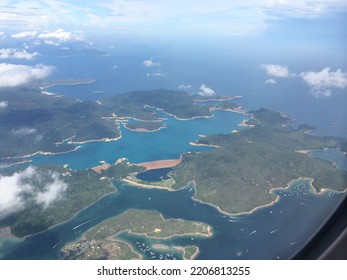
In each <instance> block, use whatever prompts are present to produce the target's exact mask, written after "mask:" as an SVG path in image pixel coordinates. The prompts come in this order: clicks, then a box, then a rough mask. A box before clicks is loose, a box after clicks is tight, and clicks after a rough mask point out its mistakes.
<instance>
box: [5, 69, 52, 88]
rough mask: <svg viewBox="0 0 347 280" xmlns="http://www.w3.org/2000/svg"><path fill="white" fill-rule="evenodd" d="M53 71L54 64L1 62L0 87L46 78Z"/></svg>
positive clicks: (14, 85) (19, 84)
mask: <svg viewBox="0 0 347 280" xmlns="http://www.w3.org/2000/svg"><path fill="white" fill-rule="evenodd" d="M52 71H53V67H52V66H47V65H43V64H37V65H35V66H29V65H21V64H7V63H0V88H1V87H17V86H22V85H26V84H28V83H30V82H32V81H35V80H40V79H44V78H46V77H47V76H49V75H50V74H51V73H52Z"/></svg>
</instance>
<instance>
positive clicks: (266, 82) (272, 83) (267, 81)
mask: <svg viewBox="0 0 347 280" xmlns="http://www.w3.org/2000/svg"><path fill="white" fill-rule="evenodd" d="M264 83H265V84H271V85H275V84H277V82H276V80H274V79H267V80H265V82H264Z"/></svg>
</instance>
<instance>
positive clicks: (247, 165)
mask: <svg viewBox="0 0 347 280" xmlns="http://www.w3.org/2000/svg"><path fill="white" fill-rule="evenodd" d="M252 114H253V116H254V118H255V119H256V120H257V122H256V121H253V123H254V124H256V123H258V124H257V125H256V126H255V127H253V128H249V129H245V130H241V131H240V132H239V133H237V134H231V135H222V134H220V135H214V136H208V137H206V138H204V139H201V140H199V141H198V143H201V144H213V145H218V146H220V148H218V149H215V150H213V151H209V152H206V153H188V154H186V155H184V158H183V162H182V163H181V164H180V165H178V166H177V167H176V168H175V170H174V171H173V172H172V174H171V175H172V177H173V178H174V180H175V181H176V183H175V185H173V188H175V189H178V188H181V187H182V186H185V185H187V183H188V182H189V181H193V180H194V181H195V183H196V189H197V193H196V195H195V197H196V198H197V199H199V200H201V201H204V202H207V203H211V204H213V205H216V206H218V207H219V208H220V209H221V210H222V211H225V212H228V213H239V212H243V211H250V210H252V209H254V208H255V207H257V206H260V205H264V204H267V203H269V202H271V201H272V200H274V198H275V196H274V195H273V194H271V193H270V190H271V189H272V188H274V187H285V186H286V185H287V184H288V183H289V182H290V181H291V180H293V179H297V178H299V177H311V178H314V180H315V181H314V187H315V188H316V189H317V190H320V189H321V188H330V189H333V190H344V189H346V187H347V186H346V182H347V172H346V171H343V170H340V169H337V168H336V167H335V166H333V165H332V164H331V163H330V162H328V161H325V160H321V159H316V158H312V157H310V156H308V155H305V154H301V153H299V152H298V151H300V150H312V149H323V148H333V147H337V146H339V145H340V144H341V141H342V140H341V139H339V138H333V137H318V136H313V135H310V134H308V133H306V132H307V130H308V129H309V130H311V129H312V127H308V126H301V127H299V128H298V129H293V128H291V127H289V126H287V125H285V124H286V122H287V121H288V119H286V118H284V117H282V116H281V115H280V114H278V113H276V112H273V111H270V110H265V109H261V110H259V111H255V112H252Z"/></svg>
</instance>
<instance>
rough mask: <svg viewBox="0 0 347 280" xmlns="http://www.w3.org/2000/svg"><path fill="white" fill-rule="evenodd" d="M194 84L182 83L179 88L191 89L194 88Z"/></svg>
mask: <svg viewBox="0 0 347 280" xmlns="http://www.w3.org/2000/svg"><path fill="white" fill-rule="evenodd" d="M192 88H193V86H192V85H185V84H182V85H179V86H178V89H181V90H189V89H192Z"/></svg>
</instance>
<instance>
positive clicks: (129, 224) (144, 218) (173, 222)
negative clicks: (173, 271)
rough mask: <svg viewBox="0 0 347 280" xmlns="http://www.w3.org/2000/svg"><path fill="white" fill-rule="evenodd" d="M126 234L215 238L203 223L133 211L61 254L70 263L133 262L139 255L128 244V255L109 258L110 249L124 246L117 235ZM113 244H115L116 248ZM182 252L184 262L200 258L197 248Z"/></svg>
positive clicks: (91, 232)
mask: <svg viewBox="0 0 347 280" xmlns="http://www.w3.org/2000/svg"><path fill="white" fill-rule="evenodd" d="M124 231H126V232H130V233H132V234H138V235H144V236H146V237H148V238H155V239H170V238H172V237H174V236H184V235H188V236H200V237H205V238H207V237H210V236H211V235H212V230H211V227H209V226H208V225H206V224H203V223H199V222H189V221H183V220H177V219H165V218H164V217H163V216H162V215H161V214H160V213H159V212H157V211H150V210H135V209H130V210H128V211H127V212H125V213H124V214H121V215H119V216H116V217H114V218H111V219H109V220H106V221H104V222H102V223H100V224H98V225H97V226H95V227H94V228H92V229H90V230H88V231H87V232H86V233H84V235H83V237H82V238H81V239H79V240H78V241H76V242H73V243H70V244H68V245H66V246H65V247H64V248H63V249H62V251H63V253H64V256H65V258H67V259H79V258H83V259H89V258H90V259H129V257H130V258H133V257H134V254H136V253H134V251H133V250H134V249H130V248H131V246H130V245H129V244H127V246H128V247H127V250H126V253H124V251H123V252H122V254H117V255H114V254H113V255H110V254H109V253H110V249H109V248H111V247H112V248H113V247H114V246H119V242H122V243H124V241H121V240H118V239H117V235H118V234H120V233H121V232H124ZM113 242H115V243H114V244H113ZM112 244H113V245H112ZM96 245H97V246H96ZM153 247H154V248H157V249H161V250H164V251H165V250H168V249H169V248H167V247H165V246H160V247H158V246H155V245H154V246H153ZM183 251H184V256H185V258H193V257H195V256H196V255H197V252H198V249H197V247H196V246H189V247H187V248H184V249H183ZM119 252H121V250H119ZM124 256H126V258H124Z"/></svg>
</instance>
